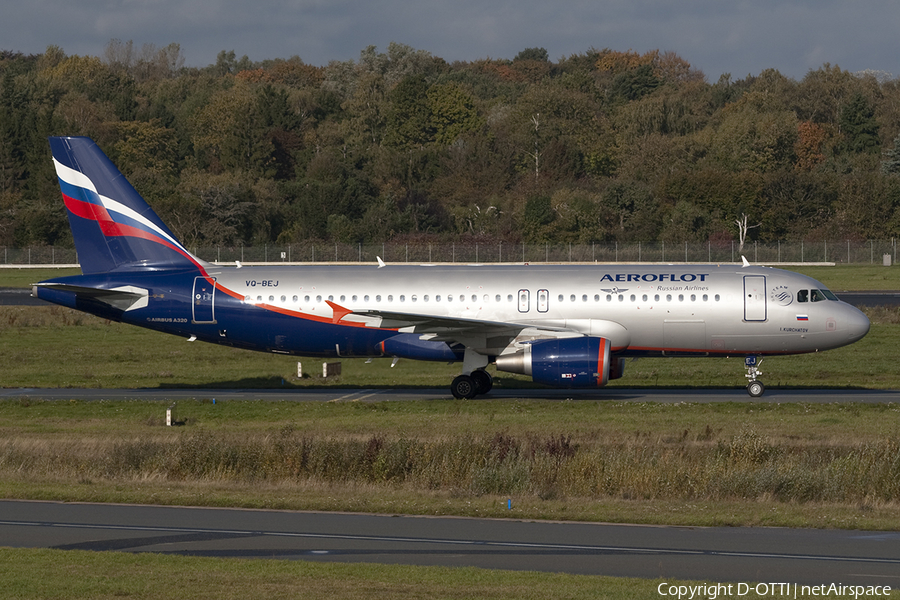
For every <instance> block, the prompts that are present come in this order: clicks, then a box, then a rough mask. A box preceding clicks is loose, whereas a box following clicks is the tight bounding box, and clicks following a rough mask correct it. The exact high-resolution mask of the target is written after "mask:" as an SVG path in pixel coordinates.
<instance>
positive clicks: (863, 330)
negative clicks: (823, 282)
mask: <svg viewBox="0 0 900 600" xmlns="http://www.w3.org/2000/svg"><path fill="white" fill-rule="evenodd" d="M849 309H850V310H849V311H847V312H848V314H847V323H848V324H847V332H848V334H849V336H850V341H851V342H855V341H856V340H859V339H862V337H863V336H865V335H866V334H867V333H869V319H868V318H867V317H866V315H864V314H863V313H862V311H861V310H859V309H858V308H856V307H854V306H851V307H849Z"/></svg>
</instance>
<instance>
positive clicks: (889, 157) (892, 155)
mask: <svg viewBox="0 0 900 600" xmlns="http://www.w3.org/2000/svg"><path fill="white" fill-rule="evenodd" d="M883 156H884V159H882V161H881V172H882V173H884V174H885V175H898V174H900V135H898V136H897V137H895V138H894V147H893V148H891V149H889V150H885V151H884V154H883Z"/></svg>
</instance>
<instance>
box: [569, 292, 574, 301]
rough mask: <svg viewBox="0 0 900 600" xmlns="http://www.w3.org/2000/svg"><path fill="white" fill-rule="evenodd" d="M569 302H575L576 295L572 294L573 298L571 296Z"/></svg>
mask: <svg viewBox="0 0 900 600" xmlns="http://www.w3.org/2000/svg"><path fill="white" fill-rule="evenodd" d="M569 300H571V301H572V302H575V294H572V295H571V296H569Z"/></svg>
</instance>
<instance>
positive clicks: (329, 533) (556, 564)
mask: <svg viewBox="0 0 900 600" xmlns="http://www.w3.org/2000/svg"><path fill="white" fill-rule="evenodd" d="M0 543H2V544H3V545H5V546H12V547H32V548H61V549H83V550H97V551H101V550H119V551H127V552H157V553H164V554H183V555H198V556H229V557H246V558H280V559H303V560H316V561H340V562H377V563H389V564H409V565H446V566H476V567H483V568H489V569H512V570H533V571H547V572H564V573H575V574H590V575H614V576H627V577H644V578H654V577H662V578H672V579H674V578H678V579H693V580H704V581H716V582H723V581H732V582H750V581H764V582H796V583H802V584H815V585H818V584H822V583H832V582H838V583H844V584H853V585H890V586H891V587H893V588H897V587H900V533H898V532H878V531H839V530H805V529H783V528H736V527H722V528H718V527H660V526H639V525H608V524H595V523H554V522H533V521H530V522H524V521H517V520H512V519H510V520H501V519H468V518H454V517H449V518H448V517H409V516H383V515H366V514H337V513H309V512H294V511H265V510H243V509H221V508H184V507H162V506H132V505H116V504H81V503H57V502H35V501H0Z"/></svg>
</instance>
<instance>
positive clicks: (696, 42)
mask: <svg viewBox="0 0 900 600" xmlns="http://www.w3.org/2000/svg"><path fill="white" fill-rule="evenodd" d="M898 21H900V3H896V2H895V1H894V0H872V1H869V2H865V3H858V2H852V3H851V2H842V1H838V0H787V1H784V0H758V1H748V0H740V1H737V2H721V0H680V1H679V2H670V1H668V0H605V1H604V0H572V1H571V2H567V3H551V2H546V1H536V0H519V1H512V0H500V1H496V2H492V1H487V2H485V1H484V0H459V1H458V2H446V1H439V0H419V1H416V2H412V1H410V0H381V1H378V2H373V1H372V0H330V1H325V0H257V1H256V2H253V3H249V2H245V1H244V0H85V1H81V2H71V1H69V0H33V1H32V2H27V3H19V4H16V5H15V6H14V7H12V8H10V9H7V10H5V11H4V19H3V21H2V23H0V39H2V40H3V42H2V43H3V44H4V46H3V47H2V49H5V50H13V51H21V52H26V53H40V52H43V51H44V49H45V48H46V47H47V46H48V45H51V44H53V45H58V46H60V47H62V48H63V49H64V50H65V51H66V52H67V53H69V54H92V55H97V56H102V54H103V50H104V48H105V47H106V44H107V43H108V42H109V40H110V39H112V38H118V39H121V40H124V41H127V40H133V41H134V43H135V45H136V46H137V47H140V46H142V45H143V44H145V43H150V44H154V45H157V46H165V45H167V44H169V43H171V42H177V43H179V44H180V45H181V47H182V50H183V52H184V55H185V58H186V59H187V63H188V64H189V65H192V66H205V65H207V64H210V63H213V62H215V58H216V55H217V54H218V53H219V52H220V51H221V50H234V51H235V53H236V54H237V55H238V56H241V55H247V56H249V57H250V58H251V59H252V60H263V59H267V58H287V57H289V56H292V55H299V56H300V57H301V58H302V59H303V60H304V61H306V62H308V63H311V64H320V65H324V64H327V63H328V62H329V61H331V60H348V59H355V58H357V57H358V56H359V52H360V50H362V49H363V48H365V47H366V46H369V45H375V46H377V47H379V48H380V49H382V50H383V49H385V48H386V47H387V44H388V43H390V42H391V41H396V42H400V43H404V44H408V45H410V46H413V47H414V48H416V49H420V50H427V51H429V52H431V53H432V54H433V55H435V56H440V57H442V58H444V59H446V60H448V61H454V60H476V59H479V58H488V57H491V58H512V57H514V56H515V55H516V54H517V53H518V52H519V51H520V50H523V49H524V48H530V47H544V48H546V49H547V50H548V52H549V54H550V57H551V58H552V59H558V58H561V57H564V56H568V55H570V54H575V53H582V52H585V51H587V50H588V49H589V48H591V47H594V48H598V49H600V48H606V47H608V48H612V49H616V50H629V49H633V50H635V51H638V52H646V51H648V50H653V49H660V50H671V51H674V52H676V53H678V54H679V55H680V56H681V57H682V58H684V59H685V60H687V61H689V62H690V63H691V64H692V65H694V67H695V68H699V69H701V70H703V71H704V72H705V73H706V75H707V77H708V78H709V79H711V80H715V79H717V78H718V76H719V75H720V74H721V73H725V72H729V73H732V75H733V76H734V77H735V78H740V77H744V76H746V75H748V74H758V73H759V72H760V71H762V70H763V69H767V68H775V69H778V70H780V71H781V72H782V73H784V74H786V75H788V76H791V77H795V78H800V77H803V75H804V74H805V73H806V72H807V71H808V70H810V69H816V68H818V67H820V66H821V65H822V64H823V63H825V62H828V63H831V64H838V65H840V66H841V67H842V68H846V69H849V70H861V69H865V68H872V69H881V70H890V69H891V68H894V67H893V65H894V62H895V60H896V59H895V57H896V56H897V54H898V50H900V41H898V36H896V34H895V31H894V29H895V27H894V24H895V23H897V22H898Z"/></svg>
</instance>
